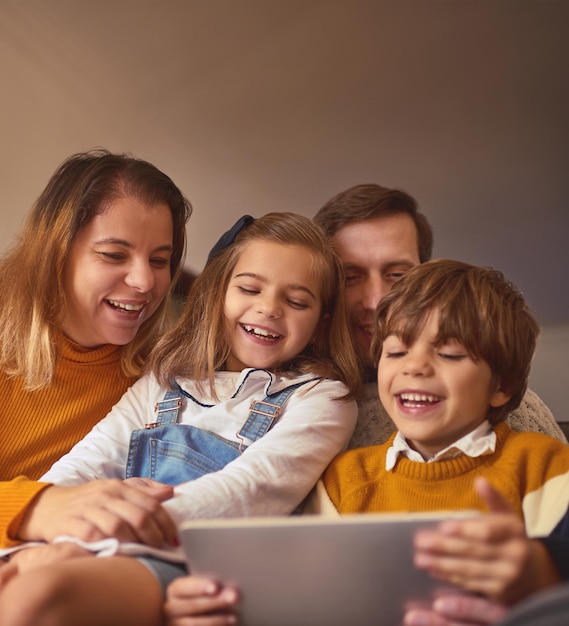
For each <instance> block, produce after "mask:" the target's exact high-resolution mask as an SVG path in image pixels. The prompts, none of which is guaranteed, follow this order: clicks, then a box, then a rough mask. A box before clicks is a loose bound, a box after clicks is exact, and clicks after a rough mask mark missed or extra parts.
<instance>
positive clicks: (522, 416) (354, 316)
mask: <svg viewBox="0 0 569 626" xmlns="http://www.w3.org/2000/svg"><path fill="white" fill-rule="evenodd" d="M314 221H315V222H316V223H317V224H319V225H320V226H321V227H322V228H323V229H324V230H325V231H326V233H327V235H328V236H329V237H330V238H331V240H332V241H333V242H334V245H335V246H336V250H337V252H338V254H339V255H340V258H341V259H342V262H343V265H344V270H345V274H346V278H345V280H346V303H347V306H348V314H349V316H350V322H351V325H352V329H353V333H354V338H355V340H356V345H357V348H358V352H359V354H360V358H361V360H362V363H363V364H364V366H365V369H366V384H365V385H364V392H363V394H362V397H361V398H360V401H359V402H358V408H359V412H358V423H357V426H356V429H355V431H354V434H353V436H352V439H351V441H350V444H349V447H350V448H356V447H360V446H366V445H373V444H377V443H383V442H384V441H386V440H387V439H388V438H389V436H390V435H391V433H392V432H393V431H394V430H395V426H394V425H393V423H392V422H391V420H390V419H389V417H388V416H387V413H386V412H385V410H384V409H383V407H382V406H381V404H380V402H379V397H378V393H377V381H376V367H375V364H374V363H373V362H372V360H371V352H370V345H371V338H372V331H373V329H372V319H373V313H374V311H375V307H376V306H377V304H378V302H379V301H380V300H381V298H382V297H383V296H384V295H385V294H386V293H387V291H388V290H389V289H390V287H391V285H392V284H393V283H394V282H395V281H396V280H397V279H398V278H399V277H400V276H401V275H402V274H404V273H405V272H406V271H407V270H408V269H409V268H411V267H413V266H414V265H417V264H419V263H424V262H425V261H428V260H429V259H430V258H431V255H432V251H433V231H432V228H431V226H430V224H429V222H428V220H427V218H426V217H425V216H424V215H423V214H422V213H421V212H420V211H419V209H418V206H417V202H416V201H415V199H414V198H412V197H411V196H410V195H409V194H408V193H405V192H404V191H401V190H398V189H388V188H386V187H381V186H380V185H375V184H367V185H356V186H355V187H350V188H349V189H346V190H345V191H342V192H340V193H339V194H337V195H335V196H334V197H333V198H332V199H331V200H329V201H328V202H327V203H326V204H325V205H324V206H323V207H322V208H321V209H320V210H319V211H318V213H317V214H316V215H315V217H314ZM507 421H508V423H509V425H510V426H511V427H512V428H513V429H514V430H519V431H526V430H532V431H537V432H543V433H546V434H548V435H550V436H552V437H555V438H556V439H560V440H561V441H565V442H566V441H567V440H566V438H565V436H564V434H563V431H562V430H561V428H560V427H559V425H558V424H557V422H556V420H555V418H554V417H553V415H552V413H551V411H550V410H549V409H548V408H547V406H545V404H544V403H543V402H542V400H541V399H540V398H539V397H538V396H537V395H536V394H535V393H534V392H533V391H530V390H528V391H527V392H526V395H525V396H524V398H523V400H522V403H521V405H520V407H519V408H518V409H516V410H515V411H513V412H512V413H511V414H510V415H509V416H508V420H507Z"/></svg>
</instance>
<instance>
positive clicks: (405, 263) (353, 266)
mask: <svg viewBox="0 0 569 626" xmlns="http://www.w3.org/2000/svg"><path fill="white" fill-rule="evenodd" d="M342 266H343V267H344V269H356V270H362V269H365V267H364V266H363V265H361V264H360V263H355V262H352V261H347V262H346V263H342ZM397 266H402V267H409V268H411V267H414V266H415V263H412V262H411V261H409V260H408V259H395V260H393V261H389V263H385V264H384V265H382V266H381V267H382V268H383V269H390V268H392V267H397Z"/></svg>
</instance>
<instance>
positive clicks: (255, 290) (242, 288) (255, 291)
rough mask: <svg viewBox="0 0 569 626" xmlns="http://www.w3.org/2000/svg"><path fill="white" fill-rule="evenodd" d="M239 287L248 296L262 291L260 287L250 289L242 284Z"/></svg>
mask: <svg viewBox="0 0 569 626" xmlns="http://www.w3.org/2000/svg"><path fill="white" fill-rule="evenodd" d="M237 289H239V291H240V292H241V293H244V294H245V295H247V296H255V295H257V294H258V293H260V291H259V289H250V288H249V287H243V286H242V285H239V286H238V287H237Z"/></svg>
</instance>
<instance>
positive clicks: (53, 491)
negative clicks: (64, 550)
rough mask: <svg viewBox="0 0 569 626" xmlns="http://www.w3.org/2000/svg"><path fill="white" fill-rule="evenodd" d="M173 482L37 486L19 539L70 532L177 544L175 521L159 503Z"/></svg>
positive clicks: (93, 538) (80, 535)
mask: <svg viewBox="0 0 569 626" xmlns="http://www.w3.org/2000/svg"><path fill="white" fill-rule="evenodd" d="M173 494H174V489H173V487H170V486H168V485H162V484H161V483H156V482H154V481H151V480H149V479H131V480H129V481H128V482H126V481H120V480H95V481H92V482H89V483H85V484H84V485H79V486H77V487H59V486H55V485H51V486H49V487H47V488H46V489H44V490H43V491H40V493H39V494H38V495H37V496H36V498H35V499H34V501H33V502H32V505H31V506H30V508H29V509H28V511H27V512H26V515H25V516H24V519H23V521H22V523H21V525H20V527H19V529H18V531H17V535H18V539H21V540H23V541H47V542H50V541H52V540H53V539H54V538H55V537H57V536H60V535H71V536H73V537H77V538H78V539H82V540H83V541H98V540H100V539H105V538H107V537H115V538H117V539H119V540H120V541H129V542H137V543H143V544H146V545H149V546H153V547H160V546H162V545H163V544H170V545H177V538H176V537H177V531H176V526H175V524H174V522H173V521H172V520H171V518H170V516H169V515H168V513H167V512H166V511H165V509H164V508H163V507H162V506H161V503H162V502H164V501H165V500H168V499H169V498H171V497H172V496H173Z"/></svg>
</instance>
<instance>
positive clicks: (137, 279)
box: [125, 260, 156, 293]
mask: <svg viewBox="0 0 569 626" xmlns="http://www.w3.org/2000/svg"><path fill="white" fill-rule="evenodd" d="M125 283H126V284H127V285H128V286H129V287H132V288H133V289H136V290H137V291H140V292H141V293H147V292H149V291H151V290H152V288H153V287H154V285H155V284H156V277H155V276H154V270H153V268H152V267H151V266H150V265H149V264H148V262H146V261H142V260H141V261H134V262H133V263H132V264H131V265H130V267H129V270H128V273H127V275H126V277H125Z"/></svg>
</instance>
